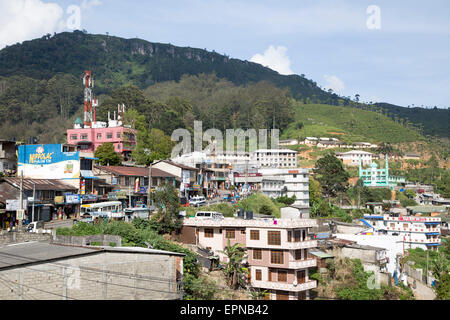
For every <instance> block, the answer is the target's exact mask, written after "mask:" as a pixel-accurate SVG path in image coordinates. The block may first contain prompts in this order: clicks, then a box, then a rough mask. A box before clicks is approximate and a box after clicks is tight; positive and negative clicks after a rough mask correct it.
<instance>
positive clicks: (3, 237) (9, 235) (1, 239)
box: [0, 231, 52, 246]
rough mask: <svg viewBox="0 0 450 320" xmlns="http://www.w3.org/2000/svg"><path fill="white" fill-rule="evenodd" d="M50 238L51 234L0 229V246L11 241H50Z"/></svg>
mask: <svg viewBox="0 0 450 320" xmlns="http://www.w3.org/2000/svg"><path fill="white" fill-rule="evenodd" d="M51 240H52V235H51V234H44V233H29V232H6V231H5V232H2V231H0V246H2V245H8V244H12V243H21V242H31V241H45V242H50V241H51Z"/></svg>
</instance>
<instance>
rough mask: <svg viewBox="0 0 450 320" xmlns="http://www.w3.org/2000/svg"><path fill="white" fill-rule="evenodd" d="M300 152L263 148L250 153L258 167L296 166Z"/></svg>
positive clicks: (251, 159) (251, 158)
mask: <svg viewBox="0 0 450 320" xmlns="http://www.w3.org/2000/svg"><path fill="white" fill-rule="evenodd" d="M297 154H298V152H297V151H294V150H290V149H261V150H256V151H255V152H253V153H252V154H251V155H250V161H252V162H253V163H256V166H257V167H258V168H295V167H297V160H298V157H297Z"/></svg>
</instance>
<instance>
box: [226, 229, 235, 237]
mask: <svg viewBox="0 0 450 320" xmlns="http://www.w3.org/2000/svg"><path fill="white" fill-rule="evenodd" d="M225 238H227V239H234V238H235V234H234V229H227V230H226V232H225Z"/></svg>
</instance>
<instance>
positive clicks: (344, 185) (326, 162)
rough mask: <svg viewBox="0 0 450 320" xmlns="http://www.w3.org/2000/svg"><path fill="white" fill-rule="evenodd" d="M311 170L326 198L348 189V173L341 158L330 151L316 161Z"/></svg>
mask: <svg viewBox="0 0 450 320" xmlns="http://www.w3.org/2000/svg"><path fill="white" fill-rule="evenodd" d="M313 172H314V174H315V175H316V176H317V181H319V183H320V184H321V186H322V190H323V192H324V194H325V195H326V196H327V197H328V199H330V198H331V197H335V196H337V195H338V194H339V193H343V192H345V191H346V190H347V189H348V179H349V174H348V172H347V171H345V169H344V167H343V165H342V162H341V160H339V159H338V158H336V157H335V156H334V155H333V154H331V153H328V154H327V155H325V156H324V157H323V158H320V159H319V160H318V161H317V163H316V167H315V168H314V169H313Z"/></svg>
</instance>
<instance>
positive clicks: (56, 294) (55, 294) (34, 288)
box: [1, 278, 78, 300]
mask: <svg viewBox="0 0 450 320" xmlns="http://www.w3.org/2000/svg"><path fill="white" fill-rule="evenodd" d="M1 279H2V280H3V281H8V282H10V283H13V284H16V285H17V283H15V282H13V281H11V280H6V279H4V278H1ZM19 285H20V286H24V287H27V288H31V289H33V290H37V291H41V292H44V293H48V294H52V295H54V296H59V297H62V298H66V299H72V300H78V299H75V298H71V297H68V296H63V295H61V294H58V293H54V292H50V291H46V290H42V289H38V288H36V287H32V286H29V285H26V284H19Z"/></svg>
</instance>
